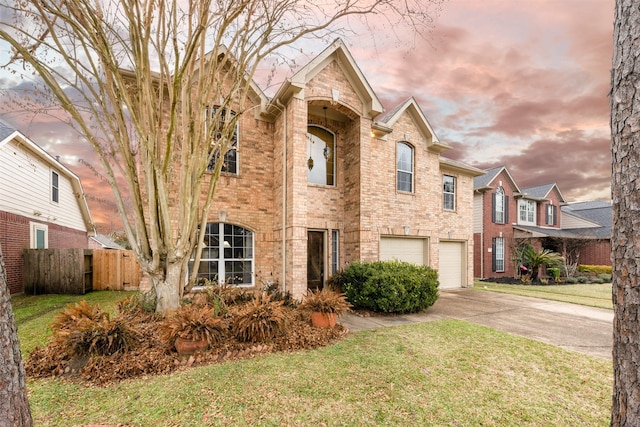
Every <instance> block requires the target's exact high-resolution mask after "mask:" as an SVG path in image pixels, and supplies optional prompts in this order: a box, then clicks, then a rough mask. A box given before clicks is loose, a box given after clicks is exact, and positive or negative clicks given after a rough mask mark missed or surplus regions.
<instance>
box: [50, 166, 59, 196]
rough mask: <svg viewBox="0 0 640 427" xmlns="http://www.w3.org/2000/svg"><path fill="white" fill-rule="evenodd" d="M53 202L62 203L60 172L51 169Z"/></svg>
mask: <svg viewBox="0 0 640 427" xmlns="http://www.w3.org/2000/svg"><path fill="white" fill-rule="evenodd" d="M51 202H53V203H60V174H59V173H58V172H56V171H54V170H52V171H51Z"/></svg>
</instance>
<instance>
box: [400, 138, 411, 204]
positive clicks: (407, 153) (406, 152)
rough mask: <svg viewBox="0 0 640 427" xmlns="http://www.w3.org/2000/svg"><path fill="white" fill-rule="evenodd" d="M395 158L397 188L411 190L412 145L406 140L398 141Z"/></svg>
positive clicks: (409, 191)
mask: <svg viewBox="0 0 640 427" xmlns="http://www.w3.org/2000/svg"><path fill="white" fill-rule="evenodd" d="M396 158H397V166H398V171H397V189H398V191H406V192H408V193H412V192H413V147H412V146H410V145H409V144H407V143H406V142H398V145H397V148H396Z"/></svg>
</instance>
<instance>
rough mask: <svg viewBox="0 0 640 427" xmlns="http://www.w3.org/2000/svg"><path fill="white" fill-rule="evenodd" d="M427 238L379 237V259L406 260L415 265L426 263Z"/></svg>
mask: <svg viewBox="0 0 640 427" xmlns="http://www.w3.org/2000/svg"><path fill="white" fill-rule="evenodd" d="M427 252H428V249H427V239H412V238H407V237H381V238H380V261H391V260H398V261H406V262H411V263H413V264H417V265H426V264H427Z"/></svg>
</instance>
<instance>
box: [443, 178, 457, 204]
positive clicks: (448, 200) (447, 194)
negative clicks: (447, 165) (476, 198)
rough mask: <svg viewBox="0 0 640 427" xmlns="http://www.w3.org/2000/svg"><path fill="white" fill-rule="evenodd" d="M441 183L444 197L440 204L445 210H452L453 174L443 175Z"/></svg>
mask: <svg viewBox="0 0 640 427" xmlns="http://www.w3.org/2000/svg"><path fill="white" fill-rule="evenodd" d="M443 184H444V199H443V203H442V206H443V207H444V209H445V210H447V211H454V210H456V178H455V177H454V176H449V175H445V176H444V179H443Z"/></svg>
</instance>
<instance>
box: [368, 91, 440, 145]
mask: <svg viewBox="0 0 640 427" xmlns="http://www.w3.org/2000/svg"><path fill="white" fill-rule="evenodd" d="M404 114H408V115H409V116H410V117H411V118H412V119H413V121H414V122H415V123H416V124H417V126H418V129H419V130H420V133H421V134H422V135H423V137H424V138H425V140H426V148H427V149H429V150H431V151H435V152H437V153H441V152H443V151H446V150H449V149H450V148H451V146H450V145H449V144H447V143H446V142H441V141H440V140H439V139H438V136H437V135H436V133H435V132H434V131H433V128H432V127H431V124H430V123H429V121H428V120H427V118H426V116H425V115H424V113H423V112H422V109H421V108H420V106H419V105H418V102H417V101H416V99H415V98H414V97H410V98H409V99H407V100H406V101H404V102H402V103H400V104H399V105H397V106H396V107H395V108H393V109H392V110H390V111H388V112H387V113H385V114H383V115H382V116H379V117H378V119H377V120H376V121H375V122H374V124H375V125H377V126H378V129H384V128H387V129H389V130H392V129H393V125H395V124H396V122H397V121H398V120H399V119H400V117H402V116H403V115H404ZM381 125H382V127H381ZM382 133H385V132H384V131H383V132H382Z"/></svg>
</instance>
